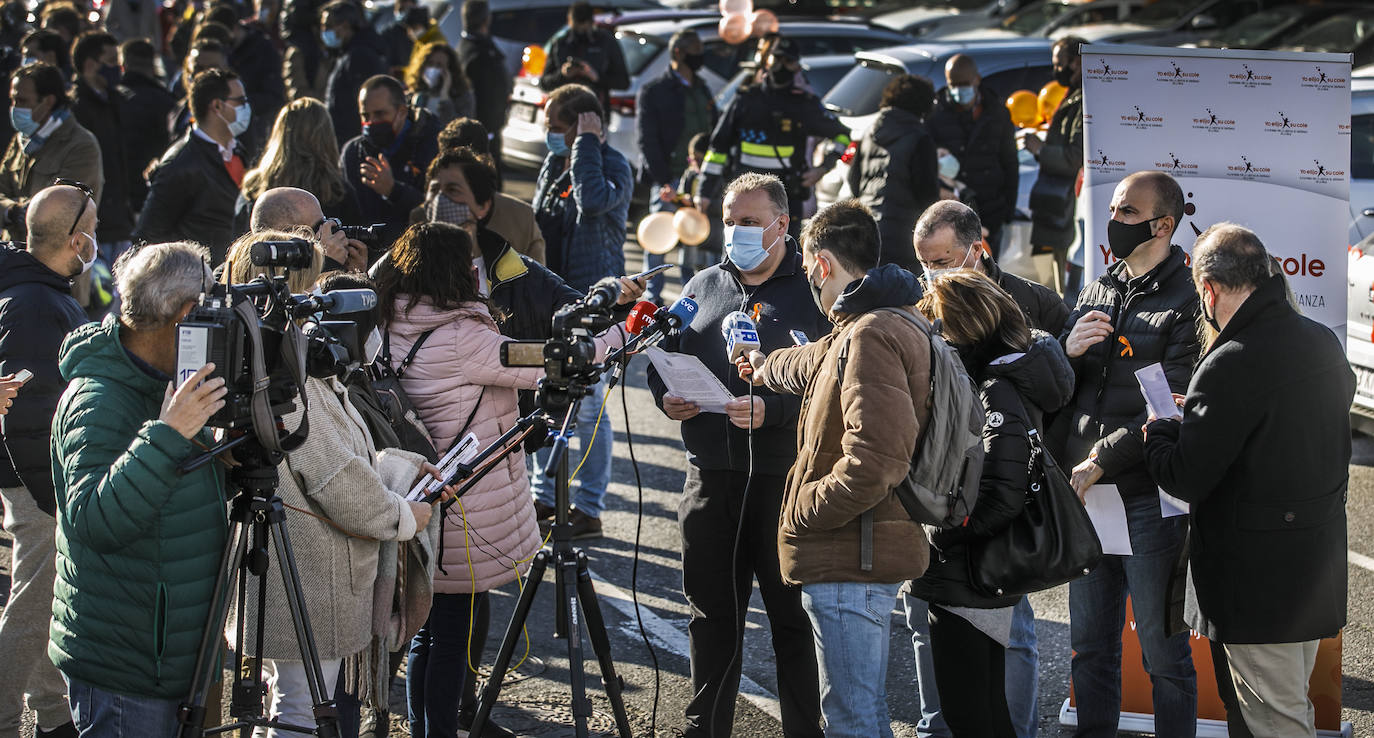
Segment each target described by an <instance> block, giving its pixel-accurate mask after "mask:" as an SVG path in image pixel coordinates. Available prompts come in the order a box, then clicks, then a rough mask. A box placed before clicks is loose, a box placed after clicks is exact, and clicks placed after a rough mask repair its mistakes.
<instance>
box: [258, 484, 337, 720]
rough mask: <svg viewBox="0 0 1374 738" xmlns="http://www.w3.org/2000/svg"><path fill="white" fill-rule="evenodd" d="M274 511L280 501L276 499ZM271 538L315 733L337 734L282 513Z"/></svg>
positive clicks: (333, 708) (278, 507)
mask: <svg viewBox="0 0 1374 738" xmlns="http://www.w3.org/2000/svg"><path fill="white" fill-rule="evenodd" d="M275 506H276V508H277V511H278V512H280V511H281V509H282V508H281V501H280V500H276V501H275ZM271 525H272V533H273V535H272V536H271V538H272V542H273V543H274V544H276V552H277V562H278V565H279V567H280V568H281V578H282V585H283V586H284V587H285V589H286V602H287V604H288V605H289V606H290V608H291V621H292V623H293V624H294V625H295V626H296V643H298V644H299V645H300V649H301V660H302V661H304V662H305V681H306V683H307V684H308V685H309V686H310V700H311V702H312V703H313V704H314V707H315V724H316V726H317V730H316V733H315V734H316V735H318V736H320V737H321V738H338V735H339V712H338V710H337V709H335V707H334V702H333V701H332V700H330V699H329V694H328V693H327V692H326V691H325V684H324V673H323V672H322V671H321V670H320V654H319V651H318V650H317V649H316V648H315V633H314V631H312V630H311V629H310V616H309V615H308V614H307V613H306V611H305V596H304V595H303V594H302V593H301V579H300V574H299V573H298V572H297V571H296V556H295V554H294V553H293V550H292V548H291V535H290V533H288V532H287V529H286V524H285V522H284V520H283V517H282V516H274V518H273V520H272V524H271Z"/></svg>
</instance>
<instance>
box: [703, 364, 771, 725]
mask: <svg viewBox="0 0 1374 738" xmlns="http://www.w3.org/2000/svg"><path fill="white" fill-rule="evenodd" d="M745 384H746V385H747V386H748V388H749V392H748V395H747V396H748V397H749V426H748V428H747V429H746V430H747V432H748V434H749V464H748V474H747V476H746V477H745V480H744V495H743V496H742V499H741V500H740V503H739V522H738V523H736V525H735V543H734V546H733V547H732V551H731V553H730V596H731V598H733V599H732V601H733V602H734V612H732V613H731V615H732V616H734V617H735V650H734V652H733V653H732V654H731V656H730V663H728V664H726V666H725V674H723V675H721V676H722V678H721V680H720V684H719V685H717V686H716V699H715V701H714V703H713V704H712V705H711V726H710V727H709V728H708V729H707V733H708V734H711V735H714V734H715V729H716V715H717V713H718V712H719V710H720V708H721V704H720V703H721V698H722V697H723V696H724V695H725V685H726V684H728V683H729V682H730V679H729V674H730V670H731V669H733V668H734V667H735V664H736V663H739V665H740V666H739V670H740V677H741V679H739V680H736V683H738V682H740V681H743V676H744V663H743V659H744V631H745V629H746V627H747V626H748V624H749V600H747V599H746V600H745V601H744V608H745V610H744V617H739V616H738V614H739V610H740V607H739V605H740V603H739V546H740V541H741V540H743V539H744V516H745V513H746V512H748V509H749V492H750V490H751V489H752V488H753V486H754V382H753V375H752V374H751V375H750V379H749V381H747V382H745ZM725 422H726V423H729V422H730V420H729V418H728V417H727V418H726V421H725ZM729 432H730V431H729V428H728V427H727V428H726V438H727V439H728V438H729ZM727 443H728V440H727ZM753 591H754V577H753V574H752V573H751V574H750V575H749V592H750V594H751V595H752V594H753ZM769 627H770V628H771V627H772V625H771V623H770V625H769ZM735 699H739V688H738V687H736V688H735ZM732 708H733V705H732ZM732 713H733V709H732ZM730 722H731V723H732V724H733V723H734V720H733V719H731V721H730Z"/></svg>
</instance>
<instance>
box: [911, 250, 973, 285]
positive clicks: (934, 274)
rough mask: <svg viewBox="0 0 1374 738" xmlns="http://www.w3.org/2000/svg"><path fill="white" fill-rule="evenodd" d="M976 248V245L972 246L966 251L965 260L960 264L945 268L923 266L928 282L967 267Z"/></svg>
mask: <svg viewBox="0 0 1374 738" xmlns="http://www.w3.org/2000/svg"><path fill="white" fill-rule="evenodd" d="M974 248H975V247H974V246H970V247H969V249H968V251H966V252H964V260H963V261H961V262H959V266H952V267H945V268H943V269H931V268H930V267H921V268H922V269H923V270H924V271H925V275H926V284H933V283H934V282H935V280H936V279H938V278H939V277H940V276H941V275H945V274H949V273H950V272H957V271H959V270H960V269H964V268H965V267H967V266H968V257H969V256H970V255H972V254H973V250H974Z"/></svg>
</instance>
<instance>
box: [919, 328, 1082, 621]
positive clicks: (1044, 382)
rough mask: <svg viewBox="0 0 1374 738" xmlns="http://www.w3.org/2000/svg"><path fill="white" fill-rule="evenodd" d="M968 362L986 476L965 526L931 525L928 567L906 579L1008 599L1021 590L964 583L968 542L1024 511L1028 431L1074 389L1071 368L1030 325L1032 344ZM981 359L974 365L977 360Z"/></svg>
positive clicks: (997, 602) (966, 597)
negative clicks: (981, 417)
mask: <svg viewBox="0 0 1374 738" xmlns="http://www.w3.org/2000/svg"><path fill="white" fill-rule="evenodd" d="M970 363H972V364H973V366H970V369H971V370H972V374H973V376H974V379H975V381H977V382H978V383H979V392H978V394H979V396H980V397H981V398H982V400H983V408H984V409H985V410H987V414H988V416H987V422H986V424H985V425H984V426H983V450H984V452H985V456H984V457H983V478H982V481H981V482H980V483H979V485H978V502H977V504H975V505H974V506H973V514H971V515H969V517H968V521H967V522H965V523H964V525H963V527H960V528H952V529H948V530H941V531H935V532H934V533H933V534H932V536H931V552H930V568H928V569H926V573H925V575H923V576H922V577H921V578H920V579H917V580H915V581H913V582H912V583H911V593H912V594H913V595H915V596H917V597H919V598H921V599H923V600H925V601H927V602H931V603H934V604H937V605H954V606H956V607H1010V606H1011V605H1015V604H1016V602H1017V601H1018V600H1020V599H1021V598H1020V596H1019V595H1018V596H1009V597H988V596H986V595H983V594H980V593H979V592H978V591H977V590H975V589H974V588H973V586H972V585H971V584H970V583H969V562H968V556H969V548H968V547H969V544H971V543H975V542H978V541H986V540H990V539H992V538H996V537H997V534H999V533H1001V532H1002V531H1003V530H1005V529H1006V527H1007V526H1008V525H1010V524H1011V522H1012V521H1013V520H1015V519H1016V517H1017V516H1018V515H1020V514H1021V510H1022V508H1024V507H1025V504H1026V490H1027V487H1028V485H1029V484H1030V470H1029V465H1030V444H1029V443H1028V442H1027V440H1026V434H1027V432H1028V431H1030V429H1031V428H1035V429H1037V430H1040V429H1041V418H1042V417H1043V416H1044V415H1045V414H1046V413H1052V412H1054V411H1055V410H1058V409H1059V408H1060V407H1061V406H1063V404H1064V403H1066V402H1068V401H1069V398H1070V397H1071V396H1072V394H1073V369H1072V368H1071V367H1070V366H1069V358H1068V357H1067V356H1065V355H1064V349H1063V348H1062V347H1061V346H1060V345H1059V342H1058V341H1056V340H1055V339H1054V337H1053V336H1051V335H1049V334H1048V333H1042V332H1040V331H1035V332H1033V333H1032V340H1031V347H1030V350H1029V351H1027V352H1025V353H1014V354H1008V355H1006V356H1002V357H1000V358H994V360H993V361H992V362H991V363H983V362H982V361H980V360H978V359H977V358H973V359H972V360H971V361H970V359H968V358H965V364H970ZM980 363H982V364H983V366H981V367H979V366H977V364H980Z"/></svg>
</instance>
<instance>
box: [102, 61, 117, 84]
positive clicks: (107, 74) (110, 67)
mask: <svg viewBox="0 0 1374 738" xmlns="http://www.w3.org/2000/svg"><path fill="white" fill-rule="evenodd" d="M100 76H101V77H104V78H105V84H106V85H107V86H108V87H109V88H111V89H113V88H114V87H115V85H118V84H119V77H120V74H119V67H117V66H115V65H114V64H101V65H100Z"/></svg>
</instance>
